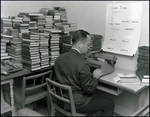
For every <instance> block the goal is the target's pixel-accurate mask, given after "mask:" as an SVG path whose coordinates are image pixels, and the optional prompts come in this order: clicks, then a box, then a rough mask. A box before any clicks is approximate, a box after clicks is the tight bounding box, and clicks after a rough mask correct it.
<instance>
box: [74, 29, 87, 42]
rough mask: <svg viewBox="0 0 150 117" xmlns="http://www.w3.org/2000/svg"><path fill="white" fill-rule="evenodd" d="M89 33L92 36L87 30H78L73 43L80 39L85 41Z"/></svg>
mask: <svg viewBox="0 0 150 117" xmlns="http://www.w3.org/2000/svg"><path fill="white" fill-rule="evenodd" d="M87 35H89V36H90V33H88V32H87V31H85V30H77V31H76V32H75V33H74V34H73V37H72V43H73V44H74V43H77V42H78V41H83V40H85V39H86V38H87Z"/></svg>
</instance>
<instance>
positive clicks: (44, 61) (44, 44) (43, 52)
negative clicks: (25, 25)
mask: <svg viewBox="0 0 150 117" xmlns="http://www.w3.org/2000/svg"><path fill="white" fill-rule="evenodd" d="M31 34H38V35H39V37H40V42H39V43H40V45H39V53H40V67H41V69H42V68H45V67H49V61H50V60H49V34H46V33H35V32H31Z"/></svg>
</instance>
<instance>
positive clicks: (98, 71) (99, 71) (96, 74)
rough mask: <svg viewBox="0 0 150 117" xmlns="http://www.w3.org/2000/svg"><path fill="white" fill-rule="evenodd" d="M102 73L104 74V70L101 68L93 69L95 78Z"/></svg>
mask: <svg viewBox="0 0 150 117" xmlns="http://www.w3.org/2000/svg"><path fill="white" fill-rule="evenodd" d="M102 74H103V72H102V70H101V69H95V70H94V71H93V77H95V78H97V79H99V78H100V76H101V75H102Z"/></svg>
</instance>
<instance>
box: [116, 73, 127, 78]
mask: <svg viewBox="0 0 150 117" xmlns="http://www.w3.org/2000/svg"><path fill="white" fill-rule="evenodd" d="M116 74H117V76H119V77H125V75H124V74H122V73H116Z"/></svg>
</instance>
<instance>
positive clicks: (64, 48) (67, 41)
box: [60, 35, 72, 54]
mask: <svg viewBox="0 0 150 117" xmlns="http://www.w3.org/2000/svg"><path fill="white" fill-rule="evenodd" d="M71 47H72V38H71V36H70V35H63V36H62V37H61V52H60V53H61V54H63V53H65V52H68V51H69V50H70V49H71Z"/></svg>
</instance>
